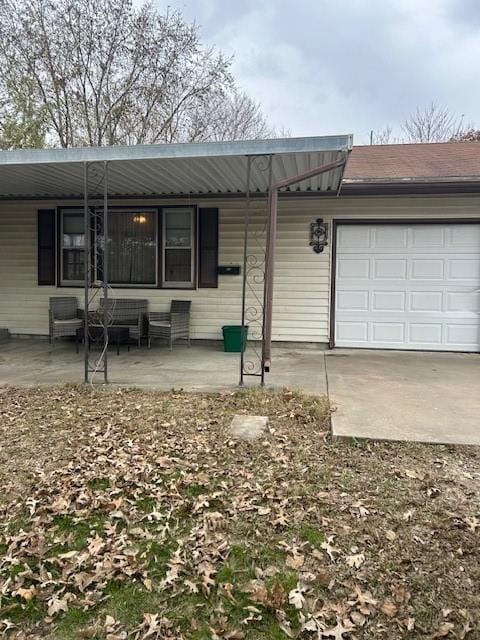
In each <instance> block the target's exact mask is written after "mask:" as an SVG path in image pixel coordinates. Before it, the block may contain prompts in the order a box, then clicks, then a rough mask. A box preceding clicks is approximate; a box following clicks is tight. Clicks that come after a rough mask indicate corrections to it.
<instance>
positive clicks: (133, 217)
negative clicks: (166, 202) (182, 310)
mask: <svg viewBox="0 0 480 640" xmlns="http://www.w3.org/2000/svg"><path fill="white" fill-rule="evenodd" d="M60 213H61V215H60V227H61V233H60V238H61V240H60V242H61V247H60V251H61V260H60V262H61V284H62V285H71V286H78V285H82V284H83V281H84V273H85V271H84V258H85V255H84V251H85V234H84V217H83V216H84V214H83V210H82V209H77V210H74V209H64V210H62V211H61V212H60ZM95 214H97V215H95ZM90 216H91V217H90V225H89V227H90V234H91V236H90V238H91V243H92V256H93V262H94V268H93V269H92V280H93V281H97V282H102V280H103V256H104V250H105V248H104V246H103V233H102V221H103V211H102V209H101V208H99V209H97V210H96V211H94V210H93V209H91V211H90ZM158 221H159V215H158V210H157V209H127V208H118V209H111V210H109V212H108V239H107V252H108V282H109V283H110V284H113V285H118V286H121V285H125V286H137V287H141V286H146V287H155V286H163V287H170V288H190V287H193V286H194V277H195V209H194V207H168V208H164V209H162V210H161V217H160V221H161V229H158V228H157V226H158ZM159 238H161V244H160V250H159V242H160V241H159ZM158 263H160V264H158ZM159 271H160V272H161V274H162V276H161V282H158V276H157V274H158V273H159Z"/></svg>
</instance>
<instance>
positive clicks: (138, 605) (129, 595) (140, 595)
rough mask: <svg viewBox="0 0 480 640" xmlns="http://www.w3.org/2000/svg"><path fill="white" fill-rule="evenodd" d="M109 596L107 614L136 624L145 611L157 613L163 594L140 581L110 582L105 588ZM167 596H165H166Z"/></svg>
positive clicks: (106, 606) (105, 608) (124, 622)
mask: <svg viewBox="0 0 480 640" xmlns="http://www.w3.org/2000/svg"><path fill="white" fill-rule="evenodd" d="M105 593H106V595H108V596H109V598H108V600H107V601H106V603H105V606H104V611H105V614H110V615H111V616H113V617H114V618H115V620H118V621H119V622H122V623H123V624H125V625H128V626H132V627H134V626H136V625H138V624H139V623H140V622H141V621H142V620H143V614H144V613H157V612H158V611H159V604H160V602H161V595H160V594H158V593H156V592H153V591H147V589H145V588H144V587H143V586H142V585H140V584H139V583H138V582H135V581H131V582H116V581H112V582H110V583H109V584H108V585H107V586H106V588H105ZM164 597H165V596H164Z"/></svg>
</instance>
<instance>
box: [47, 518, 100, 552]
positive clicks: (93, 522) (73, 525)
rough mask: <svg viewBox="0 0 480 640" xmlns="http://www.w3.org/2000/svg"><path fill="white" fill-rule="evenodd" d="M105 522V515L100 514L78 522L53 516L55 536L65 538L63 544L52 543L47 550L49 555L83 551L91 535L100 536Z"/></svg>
mask: <svg viewBox="0 0 480 640" xmlns="http://www.w3.org/2000/svg"><path fill="white" fill-rule="evenodd" d="M106 520H107V519H106V517H105V515H103V514H100V513H97V514H93V515H91V516H90V517H89V518H86V519H85V520H80V521H79V522H77V521H76V520H74V519H73V518H72V517H71V516H68V515H58V516H55V517H54V518H53V525H54V530H55V532H56V533H57V534H59V535H61V536H65V542H64V543H55V542H52V545H51V547H50V550H49V551H50V555H58V554H59V553H64V552H65V551H79V550H80V549H83V548H84V547H85V546H86V545H87V540H88V538H90V537H91V536H92V534H93V535H95V534H100V533H101V532H102V531H103V529H104V527H105V523H106Z"/></svg>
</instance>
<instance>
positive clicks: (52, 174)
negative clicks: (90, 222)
mask: <svg viewBox="0 0 480 640" xmlns="http://www.w3.org/2000/svg"><path fill="white" fill-rule="evenodd" d="M352 141H353V139H352V136H351V135H342V136H320V137H308V138H285V139H273V140H248V141H233V142H205V143H182V144H162V145H136V146H113V147H85V148H72V149H33V150H27V149H25V150H19V151H0V199H24V198H81V197H83V192H84V188H83V175H84V165H85V163H88V164H89V167H90V170H89V195H90V197H100V196H101V194H102V192H103V162H108V191H109V195H110V197H115V196H131V197H135V196H138V197H151V196H160V195H161V196H191V195H227V194H242V193H243V192H244V191H245V181H246V156H249V155H254V156H262V155H270V154H273V156H274V158H273V178H274V181H278V180H282V179H285V178H287V177H289V176H293V175H296V174H299V173H303V172H305V171H307V170H309V169H312V168H314V167H316V166H320V165H323V164H327V163H329V162H333V161H335V160H337V159H340V158H341V157H342V156H343V155H345V154H346V153H347V152H348V151H350V150H351V148H352ZM342 173H343V167H341V168H338V169H335V170H334V171H330V172H329V173H325V174H323V175H319V176H317V177H314V178H310V179H309V180H305V181H304V182H301V183H299V184H298V185H295V187H294V188H292V190H294V191H295V192H315V193H327V192H333V193H335V192H336V191H337V190H338V188H339V185H340V181H341V179H342ZM267 188H268V172H267V171H266V162H262V160H261V159H260V158H259V159H258V161H257V162H255V163H253V167H252V176H251V190H252V191H253V192H259V193H265V192H266V191H267Z"/></svg>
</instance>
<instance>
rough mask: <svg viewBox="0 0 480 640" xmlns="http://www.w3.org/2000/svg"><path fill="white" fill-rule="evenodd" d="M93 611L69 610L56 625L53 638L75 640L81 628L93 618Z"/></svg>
mask: <svg viewBox="0 0 480 640" xmlns="http://www.w3.org/2000/svg"><path fill="white" fill-rule="evenodd" d="M95 613H96V612H95V610H90V611H83V610H82V609H69V610H68V611H67V612H66V613H65V614H64V615H63V616H62V618H61V620H60V621H59V623H58V624H57V626H56V628H55V632H54V637H55V638H58V640H76V639H77V638H78V637H79V632H80V630H81V628H82V627H84V626H86V625H87V624H88V622H90V620H92V618H93V617H94V616H95Z"/></svg>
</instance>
